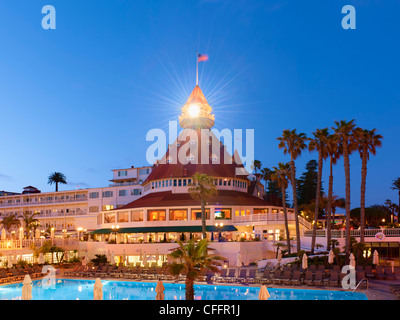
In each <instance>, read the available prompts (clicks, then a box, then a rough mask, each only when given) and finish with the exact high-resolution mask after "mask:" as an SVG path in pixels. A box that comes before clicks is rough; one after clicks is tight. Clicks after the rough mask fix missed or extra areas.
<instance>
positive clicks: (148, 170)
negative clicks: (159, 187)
mask: <svg viewBox="0 0 400 320" xmlns="http://www.w3.org/2000/svg"><path fill="white" fill-rule="evenodd" d="M149 173H150V169H149V168H147V169H139V174H140V175H142V174H149Z"/></svg>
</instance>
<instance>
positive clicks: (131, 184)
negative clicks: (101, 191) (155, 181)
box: [108, 181, 141, 187]
mask: <svg viewBox="0 0 400 320" xmlns="http://www.w3.org/2000/svg"><path fill="white" fill-rule="evenodd" d="M140 184H141V182H139V181H131V182H119V183H118V182H116V183H112V184H109V185H108V186H109V187H123V186H138V185H140Z"/></svg>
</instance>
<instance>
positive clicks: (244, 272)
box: [236, 269, 247, 282]
mask: <svg viewBox="0 0 400 320" xmlns="http://www.w3.org/2000/svg"><path fill="white" fill-rule="evenodd" d="M246 276H247V269H240V271H239V275H238V277H237V278H236V281H237V282H242V281H243V280H245V279H246Z"/></svg>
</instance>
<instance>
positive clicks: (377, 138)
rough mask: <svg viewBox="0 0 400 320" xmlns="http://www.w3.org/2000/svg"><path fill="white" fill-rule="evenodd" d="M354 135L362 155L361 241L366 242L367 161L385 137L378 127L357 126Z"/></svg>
mask: <svg viewBox="0 0 400 320" xmlns="http://www.w3.org/2000/svg"><path fill="white" fill-rule="evenodd" d="M354 136H355V139H356V141H357V143H358V152H359V153H360V157H361V199H360V227H361V230H360V233H361V235H360V242H361V243H364V230H365V189H366V185H367V162H368V160H369V154H370V153H371V154H373V155H375V154H376V148H379V147H381V146H382V139H383V137H382V136H381V135H380V134H376V129H372V130H367V129H361V128H357V129H355V130H354Z"/></svg>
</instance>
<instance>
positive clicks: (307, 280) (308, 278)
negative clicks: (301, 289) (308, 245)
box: [303, 270, 314, 286]
mask: <svg viewBox="0 0 400 320" xmlns="http://www.w3.org/2000/svg"><path fill="white" fill-rule="evenodd" d="M313 281H314V274H313V273H312V271H310V270H307V271H306V273H305V275H304V281H303V282H304V284H306V285H309V286H311V285H313Z"/></svg>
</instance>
